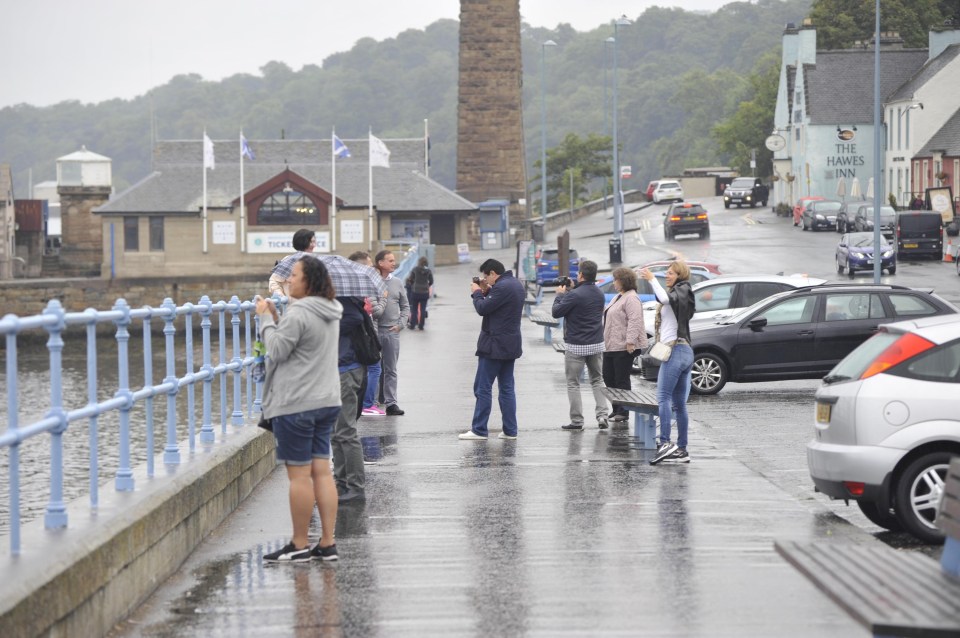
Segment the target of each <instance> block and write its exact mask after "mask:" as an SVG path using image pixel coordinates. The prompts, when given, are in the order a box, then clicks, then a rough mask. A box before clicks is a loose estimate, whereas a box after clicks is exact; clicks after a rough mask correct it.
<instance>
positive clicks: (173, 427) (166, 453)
mask: <svg viewBox="0 0 960 638" xmlns="http://www.w3.org/2000/svg"><path fill="white" fill-rule="evenodd" d="M162 306H163V309H164V310H166V311H167V316H166V317H164V318H163V323H164V325H163V336H164V343H165V346H166V350H165V353H166V357H165V358H166V363H167V376H165V377H164V378H163V382H164V383H166V384H169V385H170V389H169V390H167V444H166V446H164V448H163V463H164V465H178V464H179V463H180V448H179V447H178V446H177V393H178V391H179V387H178V385H177V367H176V358H175V353H174V342H173V336H174V335H175V334H177V328H176V326H174V325H173V322H174V321H176V319H177V305H176V304H175V303H173V299H171V298H170V297H167V298H166V299H164V300H163V304H162Z"/></svg>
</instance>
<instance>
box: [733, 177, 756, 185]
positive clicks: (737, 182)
mask: <svg viewBox="0 0 960 638" xmlns="http://www.w3.org/2000/svg"><path fill="white" fill-rule="evenodd" d="M730 188H753V180H752V179H750V178H749V177H748V178H747V179H735V180H733V181H732V182H730Z"/></svg>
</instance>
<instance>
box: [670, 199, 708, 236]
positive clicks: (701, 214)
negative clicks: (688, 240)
mask: <svg viewBox="0 0 960 638" xmlns="http://www.w3.org/2000/svg"><path fill="white" fill-rule="evenodd" d="M663 216H664V220H663V237H664V239H668V240H669V239H673V238H674V237H676V236H677V235H685V234H691V233H695V234H697V235H699V236H700V238H701V239H705V238H707V237H709V236H710V219H709V218H708V217H707V211H706V210H705V209H704V208H703V206H701V205H700V204H699V203H697V202H680V203H675V204H670V208H668V209H667V212H665V213H664V214H663Z"/></svg>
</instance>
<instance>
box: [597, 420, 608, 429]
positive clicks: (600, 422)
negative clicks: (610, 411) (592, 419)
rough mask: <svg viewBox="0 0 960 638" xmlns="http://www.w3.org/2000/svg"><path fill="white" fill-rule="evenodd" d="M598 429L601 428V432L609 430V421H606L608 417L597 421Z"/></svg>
mask: <svg viewBox="0 0 960 638" xmlns="http://www.w3.org/2000/svg"><path fill="white" fill-rule="evenodd" d="M597 427H598V428H600V429H601V430H606V429H607V419H606V417H601V418H599V419H597Z"/></svg>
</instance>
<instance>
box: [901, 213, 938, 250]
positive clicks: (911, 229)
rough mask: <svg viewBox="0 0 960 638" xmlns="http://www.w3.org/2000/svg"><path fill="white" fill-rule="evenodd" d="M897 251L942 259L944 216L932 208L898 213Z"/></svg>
mask: <svg viewBox="0 0 960 638" xmlns="http://www.w3.org/2000/svg"><path fill="white" fill-rule="evenodd" d="M894 236H895V237H896V239H897V253H898V254H899V255H900V256H903V255H926V256H928V257H934V258H936V259H940V258H941V257H942V255H943V218H942V217H941V216H940V213H937V212H934V211H932V210H911V211H905V212H902V213H897V226H896V228H895V229H894Z"/></svg>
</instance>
